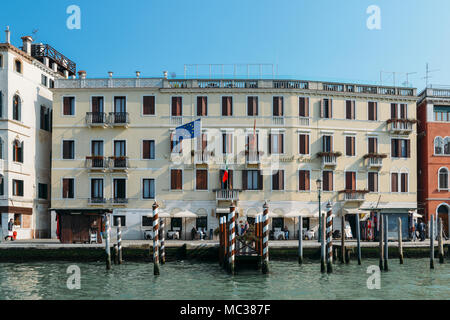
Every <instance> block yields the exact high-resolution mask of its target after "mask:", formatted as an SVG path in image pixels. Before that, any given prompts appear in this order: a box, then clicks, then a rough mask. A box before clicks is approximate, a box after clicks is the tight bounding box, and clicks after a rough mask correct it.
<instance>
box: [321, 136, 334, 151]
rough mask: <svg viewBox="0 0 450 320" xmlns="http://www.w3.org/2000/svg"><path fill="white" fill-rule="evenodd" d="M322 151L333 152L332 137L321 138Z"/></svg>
mask: <svg viewBox="0 0 450 320" xmlns="http://www.w3.org/2000/svg"><path fill="white" fill-rule="evenodd" d="M322 151H323V152H333V136H323V137H322Z"/></svg>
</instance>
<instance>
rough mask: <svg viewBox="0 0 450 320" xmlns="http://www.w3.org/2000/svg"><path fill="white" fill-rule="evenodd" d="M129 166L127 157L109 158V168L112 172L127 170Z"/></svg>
mask: <svg viewBox="0 0 450 320" xmlns="http://www.w3.org/2000/svg"><path fill="white" fill-rule="evenodd" d="M129 166H130V164H129V161H128V157H109V167H110V168H111V169H113V170H127V169H128V168H129Z"/></svg>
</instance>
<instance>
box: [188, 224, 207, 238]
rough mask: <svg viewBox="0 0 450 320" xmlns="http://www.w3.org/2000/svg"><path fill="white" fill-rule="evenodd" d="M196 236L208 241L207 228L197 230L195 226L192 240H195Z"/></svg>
mask: <svg viewBox="0 0 450 320" xmlns="http://www.w3.org/2000/svg"><path fill="white" fill-rule="evenodd" d="M196 235H198V236H199V238H200V240H206V236H207V234H206V228H203V229H202V228H199V229H198V230H197V228H196V227H195V226H194V227H192V230H191V236H192V239H195V236H196Z"/></svg>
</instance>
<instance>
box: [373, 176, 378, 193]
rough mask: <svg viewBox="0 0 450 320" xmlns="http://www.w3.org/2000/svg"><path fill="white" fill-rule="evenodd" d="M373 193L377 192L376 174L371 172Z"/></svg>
mask: <svg viewBox="0 0 450 320" xmlns="http://www.w3.org/2000/svg"><path fill="white" fill-rule="evenodd" d="M373 191H374V192H378V173H376V172H373Z"/></svg>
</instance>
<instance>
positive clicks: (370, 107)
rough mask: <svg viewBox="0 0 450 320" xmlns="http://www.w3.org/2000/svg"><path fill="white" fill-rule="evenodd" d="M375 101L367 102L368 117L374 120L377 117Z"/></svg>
mask: <svg viewBox="0 0 450 320" xmlns="http://www.w3.org/2000/svg"><path fill="white" fill-rule="evenodd" d="M377 108H378V106H377V103H376V102H369V103H368V118H369V121H376V120H378V117H377Z"/></svg>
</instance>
